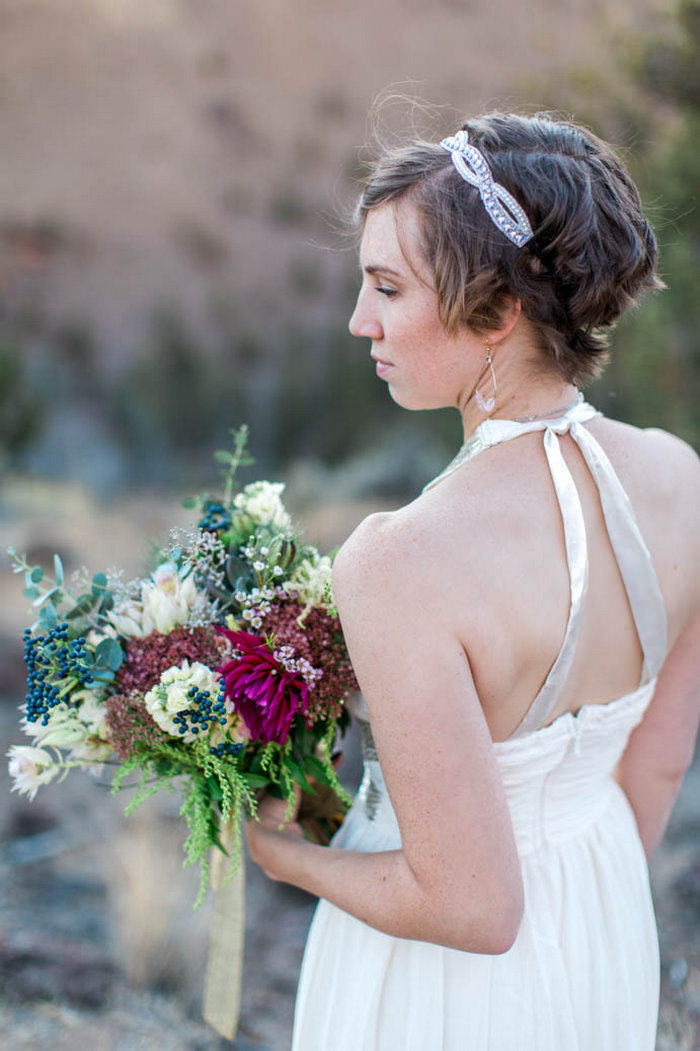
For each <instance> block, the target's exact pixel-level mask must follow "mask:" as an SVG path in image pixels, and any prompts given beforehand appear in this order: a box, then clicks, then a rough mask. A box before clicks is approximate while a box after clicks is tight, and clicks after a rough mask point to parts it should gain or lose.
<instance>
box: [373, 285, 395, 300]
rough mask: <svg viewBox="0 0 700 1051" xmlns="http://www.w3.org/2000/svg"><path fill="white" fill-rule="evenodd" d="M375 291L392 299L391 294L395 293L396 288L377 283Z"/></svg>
mask: <svg viewBox="0 0 700 1051" xmlns="http://www.w3.org/2000/svg"><path fill="white" fill-rule="evenodd" d="M376 291H377V292H379V293H381V295H383V296H386V297H387V299H392V298H393V296H395V295H396V289H395V288H387V286H386V285H377V288H376Z"/></svg>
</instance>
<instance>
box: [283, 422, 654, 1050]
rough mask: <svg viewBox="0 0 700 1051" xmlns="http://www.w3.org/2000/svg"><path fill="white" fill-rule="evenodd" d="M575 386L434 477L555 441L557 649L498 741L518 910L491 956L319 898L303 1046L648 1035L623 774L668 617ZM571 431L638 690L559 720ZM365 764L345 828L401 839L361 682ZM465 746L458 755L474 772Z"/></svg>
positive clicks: (489, 1043) (299, 1030)
mask: <svg viewBox="0 0 700 1051" xmlns="http://www.w3.org/2000/svg"><path fill="white" fill-rule="evenodd" d="M595 415H596V410H595V409H593V408H592V407H591V406H590V405H588V404H586V403H585V402H583V401H580V402H579V403H578V404H577V405H576V406H575V407H574V408H573V409H572V410H570V411H569V412H567V413H566V414H565V415H564V416H562V417H560V418H559V419H555V420H549V421H531V422H527V423H518V422H515V421H508V420H487V421H486V422H485V423H483V424H482V425H481V426H480V427H479V428H478V429H477V431H476V432H475V433H474V434H473V435H472V437H471V438H470V439H469V441H468V442H467V443H466V444H465V446H464V447H463V448H462V450H461V451H460V453H459V454H458V455H457V457H456V458H455V460H454V461H453V463H452V464H451V465H450V466H449V467H448V468H447V469H446V470H445V471H444V472H443V474H442V475H440V476H439V477H438V478H437V479H435V481H434V482H432V483H430V484H431V485H435V484H438V483H439V482H440V480H441V479H442V478H443V477H445V475H447V474H449V473H451V472H452V471H454V470H456V469H457V468H458V467H460V466H461V465H462V464H463V463H464V462H465V461H466V460H468V459H470V458H471V457H472V456H475V455H477V454H478V453H479V452H480V451H481V450H482V449H485V448H488V447H489V446H491V445H494V444H496V443H498V442H502V441H507V440H510V439H513V438H516V437H518V436H519V435H521V434H524V433H529V432H531V431H543V432H544V445H545V450H546V453H547V460H548V463H549V467H550V472H551V475H552V481H553V484H554V488H555V492H556V495H557V499H558V501H559V506H560V509H561V513H562V522H563V525H564V535H565V547H566V556H567V563H568V566H569V578H570V587H571V602H570V612H569V618H568V624H567V628H566V632H565V637H564V642H563V645H562V648H561V651H560V653H559V655H558V657H557V659H556V661H555V662H554V664H553V666H552V668H551V669H550V672H549V674H548V676H547V679H546V680H545V683H544V685H543V687H542V689H541V690H540V693H539V694H538V695H537V697H536V698H535V700H534V701H533V704H532V706H531V707H530V709H529V710H528V712H527V714H526V716H525V718H524V719H523V721H522V723H521V724H520V726H519V727H518V728H517V730H516V731H515V732H514V734H513V735H512V736H511V737H510V738H508V740H506V741H501V742H498V743H495V744H494V749H495V754H496V757H497V760H498V764H499V767H500V771H501V775H502V778H503V784H504V786H505V792H506V797H507V800H508V805H509V809H510V815H511V819H512V824H513V829H514V832H515V839H516V843H517V847H518V853H519V858H520V864H521V868H522V874H523V882H524V890H525V910H524V916H523V920H522V924H521V927H520V930H519V933H518V936H517V939H516V941H515V944H514V945H513V947H512V948H511V949H510V950H509V951H508V952H506V953H504V954H502V955H497V956H489V955H480V954H475V953H469V952H461V951H458V950H456V949H449V948H445V947H443V946H439V945H433V944H429V943H426V942H420V941H413V940H410V939H403V938H395V937H392V936H389V935H387V934H383V933H382V932H380V931H377V930H375V929H373V928H371V927H369V926H367V925H366V924H365V923H363V922H362V921H360V920H358V919H355V918H354V917H353V916H350V915H349V914H348V913H346V912H344V911H342V910H341V909H339V908H336V907H335V906H334V905H332V904H330V903H329V902H327V901H325V900H321V901H320V902H319V904H318V907H317V909H316V913H315V915H314V919H313V922H312V926H311V930H310V932H309V938H308V941H307V945H306V950H305V954H304V961H303V965H302V971H301V977H300V981H299V991H298V997H297V1007H296V1014H295V1022H294V1037H293V1051H653V1048H654V1045H655V1035H656V1022H657V1010H658V998H659V954H658V938H657V932H656V923H655V918H654V911H653V906H652V901H651V895H650V890H649V877H648V870H647V865H646V859H645V856H644V851H643V849H642V845H641V842H640V839H639V835H638V831H637V826H636V823H635V819H634V815H633V813H632V811H631V808H630V806H629V804H628V802H627V799H626V797H625V795H624V793H623V792H622V790H621V789H620V788H619V786H618V785H617V784H616V782H615V781H614V780H613V777H612V774H613V771H614V768H615V766H616V764H617V762H618V760H619V759H620V756H621V755H622V753H623V751H624V749H625V746H626V744H627V741H628V738H629V735H630V733H631V731H632V730H633V729H634V727H635V726H636V725H637V724H638V723H639V722H640V720H641V719H642V717H643V715H644V712H645V710H646V708H647V705H648V704H649V702H650V700H651V697H652V695H653V692H654V687H655V684H656V675H657V674H658V671H659V668H660V666H661V664H662V662H663V659H664V656H665V653H666V617H665V611H664V605H663V600H662V598H661V593H660V590H659V586H658V582H657V579H656V575H655V572H654V568H653V565H652V562H651V558H650V555H649V552H648V550H647V548H646V545H645V543H644V540H643V538H642V536H641V533H640V531H639V529H638V526H637V523H636V521H635V516H634V512H633V510H632V507H631V504H630V502H629V500H628V498H627V496H626V494H625V492H624V490H623V488H622V486H621V485H620V482H619V480H618V478H617V476H616V474H615V472H614V471H613V468H612V466H611V465H610V462H609V460H608V458H607V456H606V455H605V453H604V451H603V450H602V448H601V447H600V445H599V444H598V442H597V441H596V440H595V439H594V438H593V437H592V436H591V435H590V433H589V432H588V430H587V429H586V428H585V427H584V426H583V424H584V423H585V422H587V421H588V420H590V419H591V418H592V417H593V416H595ZM565 433H569V434H571V436H572V438H573V439H574V441H575V442H576V443H577V445H578V446H579V449H580V450H581V453H582V454H583V457H584V459H585V461H586V463H587V464H588V467H589V469H590V471H591V474H592V476H593V478H594V480H595V482H596V485H597V487H598V490H599V493H600V499H601V505H602V508H603V513H604V515H605V520H606V525H607V529H608V534H609V537H610V542H611V546H612V549H613V551H614V553H615V557H616V559H617V562H618V565H619V568H620V573H621V576H622V579H623V582H624V584H625V588H626V590H627V594H628V599H629V603H630V608H631V611H632V615H633V617H634V621H635V624H636V628H637V632H638V634H639V639H640V643H641V646H642V651H643V654H644V667H643V673H642V681H641V683H640V685H639V687H638V689H636V690H635V691H633V692H632V693H629V694H626V695H624V696H622V697H619V698H617V699H616V700H614V701H611V702H610V703H607V704H599V705H595V704H589V705H584V706H583V707H582V708H580V709H579V711H578V712H577V713H576V714H570V713H567V714H564V715H562V716H560V717H558V718H556V719H555V720H554V721H552V722H550V721H549V719H550V716H551V713H552V711H553V710H554V707H555V705H556V702H557V698H558V696H559V693H560V691H561V689H562V687H563V685H564V683H565V682H566V677H567V674H568V671H569V668H570V666H571V661H572V659H573V655H574V652H575V647H576V641H577V633H578V628H579V618H580V613H581V608H582V603H583V601H584V599H585V593H586V584H587V573H588V558H587V550H586V533H585V526H584V520H583V514H582V510H581V505H580V501H579V498H578V494H577V491H576V487H575V485H574V482H573V479H572V477H571V474H570V472H569V470H568V467H567V466H566V463H565V461H564V459H563V457H562V455H561V451H560V449H559V442H558V436H560V435H562V434H565ZM354 714H355V717H356V718H357V720H358V723H359V726H360V730H361V733H362V737H363V744H364V759H365V768H364V777H363V780H362V784H361V786H360V789H359V791H358V794H357V797H356V799H355V801H354V804H353V807H352V809H351V810H350V813H349V814H348V816H347V818H346V820H345V822H344V824H343V826H342V827H341V829H340V831H339V832H338V833H337V835H336V837H335V839H334V843H333V845H334V846H337V847H343V848H346V849H349V850H359V851H382V850H392V849H396V848H399V847H400V846H401V836H400V832H399V827H398V824H397V820H396V816H395V814H394V811H393V809H392V806H391V802H390V800H389V796H388V793H387V789H386V785H385V783H384V778H383V776H382V770H381V767H380V765H379V762H378V761H377V755H376V751H375V750H374V745H373V741H372V736H371V728H370V725H369V722H368V719H367V709H366V706H365V705H364V702H363V701H362V699H361V698H360V699H358V701H357V702H356V704H355V711H354ZM468 776H469V757H468V756H465V777H468Z"/></svg>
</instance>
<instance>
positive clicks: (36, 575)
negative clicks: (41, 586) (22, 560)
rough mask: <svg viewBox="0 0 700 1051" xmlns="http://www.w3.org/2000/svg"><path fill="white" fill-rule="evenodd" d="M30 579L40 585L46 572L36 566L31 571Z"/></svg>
mask: <svg viewBox="0 0 700 1051" xmlns="http://www.w3.org/2000/svg"><path fill="white" fill-rule="evenodd" d="M29 577H30V579H31V581H32V583H33V584H38V583H39V581H40V580H43V577H44V570H43V569H42V568H41V566H34V567H33V568H32V569H31V570H30V571H29Z"/></svg>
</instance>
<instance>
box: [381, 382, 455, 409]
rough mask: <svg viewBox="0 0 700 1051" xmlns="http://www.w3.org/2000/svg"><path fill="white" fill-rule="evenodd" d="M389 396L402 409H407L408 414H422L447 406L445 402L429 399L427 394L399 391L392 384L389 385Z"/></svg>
mask: <svg viewBox="0 0 700 1051" xmlns="http://www.w3.org/2000/svg"><path fill="white" fill-rule="evenodd" d="M389 394H390V396H391V399H392V401H394V402H396V404H397V405H399V406H400V407H401V408H402V409H407V410H408V412H422V411H424V410H425V409H444V408H445V407H446V405H447V402H445V401H441V400H439V399H437V398H429V397H427V396H426V395H425V394H423V395H421V394H420V393H418V392H416V391H402V390H397V389H396V388H395V387H394V386H392V384H389Z"/></svg>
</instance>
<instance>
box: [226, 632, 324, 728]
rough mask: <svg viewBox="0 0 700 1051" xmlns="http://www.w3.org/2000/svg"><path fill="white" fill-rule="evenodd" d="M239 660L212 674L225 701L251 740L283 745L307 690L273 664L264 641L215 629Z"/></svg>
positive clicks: (295, 677)
mask: <svg viewBox="0 0 700 1051" xmlns="http://www.w3.org/2000/svg"><path fill="white" fill-rule="evenodd" d="M217 631H219V632H220V633H221V634H222V635H225V636H226V638H227V639H228V640H229V641H230V643H231V645H232V646H233V647H234V649H235V650H236V651H237V653H238V654H239V656H235V657H233V658H232V659H231V660H229V661H227V662H226V663H225V664H223V665H222V666H221V667H220V668H217V669H216V670H217V671H218V672H219V674H220V675H222V676H223V677H224V679H225V681H226V698H227V700H228V701H230V703H231V704H232V705H233V707H234V709H235V710H236V711H237V712H238V713H239V714H240V716H241V717H242V719H243V721H244V723H245V724H246V726H247V727H248V729H249V730H250V734H251V737H252V738H253V740H256V741H260V742H261V743H262V744H268V743H269V742H270V741H276V742H277V743H278V744H284V742H285V741H286V740H287V736H288V734H289V730H290V727H291V725H292V720H293V718H294V716H295V715H296V714H297V712H303V711H305V710H306V700H307V694H308V692H309V687H308V686H307V684H306V683H305V682H304V680H303V679H302V677H301V676H300V675H298V674H297V673H295V672H290V671H287V669H286V668H285V667H284V666H283V665H281V664H280V663H279V661H277V660H275V658H274V656H273V655H272V653H271V652H270V648H269V646H268V645H267V643H266V642H265V640H264V639H261V638H258V636H257V635H251V634H250V633H249V632H247V631H229V630H228V628H217Z"/></svg>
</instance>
